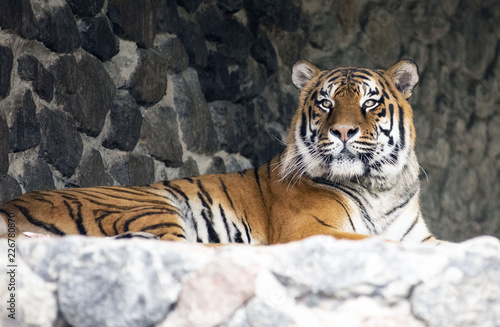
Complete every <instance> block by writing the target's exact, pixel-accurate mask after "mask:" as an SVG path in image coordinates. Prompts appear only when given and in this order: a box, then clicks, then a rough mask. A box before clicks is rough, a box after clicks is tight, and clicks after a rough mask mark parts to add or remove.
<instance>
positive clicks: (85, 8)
mask: <svg viewBox="0 0 500 327" xmlns="http://www.w3.org/2000/svg"><path fill="white" fill-rule="evenodd" d="M67 2H68V4H69V6H70V7H71V9H72V10H73V12H74V13H75V15H77V16H79V17H91V16H95V15H97V14H98V13H99V12H100V11H101V9H102V6H103V5H104V0H67Z"/></svg>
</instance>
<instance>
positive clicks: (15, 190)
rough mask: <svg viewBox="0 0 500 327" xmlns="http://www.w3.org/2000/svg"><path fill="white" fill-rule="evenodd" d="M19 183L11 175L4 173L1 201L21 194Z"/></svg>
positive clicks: (0, 193) (1, 184) (1, 182)
mask: <svg viewBox="0 0 500 327" xmlns="http://www.w3.org/2000/svg"><path fill="white" fill-rule="evenodd" d="M21 193H22V192H21V187H20V186H19V183H18V182H17V181H16V180H15V179H14V178H13V177H12V176H10V175H4V176H3V177H1V178H0V203H5V202H7V201H9V200H12V199H13V198H15V197H16V196H19V195H21Z"/></svg>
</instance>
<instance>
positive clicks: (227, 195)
mask: <svg viewBox="0 0 500 327" xmlns="http://www.w3.org/2000/svg"><path fill="white" fill-rule="evenodd" d="M219 181H220V185H221V186H222V191H224V194H225V195H226V198H227V200H228V201H229V204H230V205H231V208H233V211H234V212H235V213H236V209H235V208H234V203H233V200H232V199H231V197H230V196H229V193H228V192H227V187H226V184H224V182H223V181H222V179H221V178H220V177H219Z"/></svg>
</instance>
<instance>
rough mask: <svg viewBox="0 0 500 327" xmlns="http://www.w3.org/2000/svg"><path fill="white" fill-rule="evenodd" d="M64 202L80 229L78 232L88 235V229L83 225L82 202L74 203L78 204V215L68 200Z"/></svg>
mask: <svg viewBox="0 0 500 327" xmlns="http://www.w3.org/2000/svg"><path fill="white" fill-rule="evenodd" d="M63 203H64V205H65V206H66V208H67V209H68V213H69V216H70V217H71V219H72V220H73V221H74V222H75V224H76V228H77V229H78V233H79V234H80V235H87V229H86V228H85V226H84V225H83V217H82V204H81V203H80V202H75V203H74V204H75V205H76V207H77V213H76V216H75V213H74V212H73V208H72V207H71V205H70V204H69V203H68V201H66V200H64V201H63Z"/></svg>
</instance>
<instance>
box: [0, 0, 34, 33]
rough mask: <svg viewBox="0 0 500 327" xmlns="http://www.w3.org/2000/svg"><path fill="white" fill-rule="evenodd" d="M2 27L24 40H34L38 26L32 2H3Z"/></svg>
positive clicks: (16, 0) (8, 0) (5, 0)
mask: <svg viewBox="0 0 500 327" xmlns="http://www.w3.org/2000/svg"><path fill="white" fill-rule="evenodd" d="M0 26H1V27H2V28H3V29H10V30H13V31H14V32H16V33H18V34H19V35H21V36H22V37H24V38H27V39H33V38H34V37H35V35H36V31H37V26H36V19H35V15H34V13H33V9H32V8H31V2H30V0H2V10H1V11H0Z"/></svg>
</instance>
